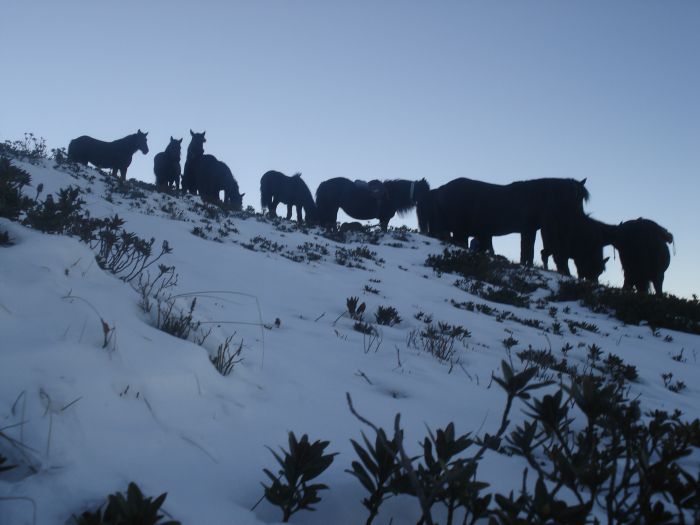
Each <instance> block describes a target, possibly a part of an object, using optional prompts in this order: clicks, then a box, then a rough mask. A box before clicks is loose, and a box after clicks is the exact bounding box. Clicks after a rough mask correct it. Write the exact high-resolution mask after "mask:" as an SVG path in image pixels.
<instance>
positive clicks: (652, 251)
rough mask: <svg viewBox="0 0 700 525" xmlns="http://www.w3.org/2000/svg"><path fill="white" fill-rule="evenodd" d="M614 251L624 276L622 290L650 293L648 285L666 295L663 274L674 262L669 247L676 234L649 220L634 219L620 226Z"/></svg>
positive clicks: (658, 292)
mask: <svg viewBox="0 0 700 525" xmlns="http://www.w3.org/2000/svg"><path fill="white" fill-rule="evenodd" d="M616 229H617V232H616V239H615V242H614V246H615V248H617V250H618V251H619V252H620V263H621V264H622V271H623V273H624V275H625V282H624V285H623V288H625V289H628V290H630V289H632V288H633V287H634V288H636V289H637V291H638V292H639V293H647V292H648V291H649V283H652V284H653V285H654V290H655V291H656V293H657V294H662V293H663V283H664V273H665V272H666V270H667V269H668V266H669V264H670V263H671V254H670V253H669V251H668V246H666V245H667V244H670V243H672V242H673V235H672V234H671V233H670V232H669V231H668V230H667V229H666V228H663V227H662V226H659V225H658V224H657V223H655V222H654V221H652V220H649V219H643V218H641V217H640V218H639V219H635V220H632V221H626V222H622V223H620V225H619V226H617V228H616Z"/></svg>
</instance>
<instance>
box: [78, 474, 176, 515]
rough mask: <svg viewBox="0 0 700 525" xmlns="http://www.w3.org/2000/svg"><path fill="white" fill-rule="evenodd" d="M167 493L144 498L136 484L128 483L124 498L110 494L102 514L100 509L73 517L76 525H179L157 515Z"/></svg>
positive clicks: (118, 494) (120, 495) (118, 493)
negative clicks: (154, 497)
mask: <svg viewBox="0 0 700 525" xmlns="http://www.w3.org/2000/svg"><path fill="white" fill-rule="evenodd" d="M166 497H167V493H163V494H161V495H160V496H158V497H157V498H156V499H155V500H154V499H153V498H147V497H144V495H143V493H142V492H141V489H140V488H139V487H138V485H136V483H134V482H131V483H129V487H128V488H127V494H126V497H125V496H124V494H122V493H121V492H117V493H115V494H110V495H109V498H108V503H107V507H106V508H105V511H104V514H103V513H102V509H101V508H98V509H97V510H95V511H86V512H84V513H83V514H81V515H80V517H77V516H75V515H74V516H73V520H74V521H75V523H76V524H77V525H180V522H179V521H174V520H168V521H161V520H162V519H163V518H164V516H163V515H161V514H159V510H160V507H161V506H162V505H163V502H164V501H165V498H166Z"/></svg>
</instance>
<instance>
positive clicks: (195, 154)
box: [187, 144, 204, 161]
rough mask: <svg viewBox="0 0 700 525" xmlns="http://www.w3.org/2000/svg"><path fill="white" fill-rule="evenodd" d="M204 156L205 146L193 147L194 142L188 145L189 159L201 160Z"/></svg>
mask: <svg viewBox="0 0 700 525" xmlns="http://www.w3.org/2000/svg"><path fill="white" fill-rule="evenodd" d="M203 156H204V147H203V146H199V147H194V148H193V147H192V144H190V145H189V146H188V147H187V160H190V161H193V160H199V159H201V158H202V157H203Z"/></svg>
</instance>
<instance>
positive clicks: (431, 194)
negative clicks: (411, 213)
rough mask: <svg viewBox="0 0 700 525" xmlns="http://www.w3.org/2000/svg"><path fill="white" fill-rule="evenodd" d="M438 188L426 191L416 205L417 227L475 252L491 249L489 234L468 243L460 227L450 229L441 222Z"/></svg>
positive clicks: (464, 232) (465, 233) (491, 250)
mask: <svg viewBox="0 0 700 525" xmlns="http://www.w3.org/2000/svg"><path fill="white" fill-rule="evenodd" d="M439 193H440V188H438V189H434V190H430V191H428V192H427V193H426V194H425V195H424V196H423V198H422V199H421V200H420V201H419V202H418V205H417V206H416V216H417V218H418V229H419V231H420V232H421V233H423V234H425V235H430V236H431V237H436V238H438V239H440V240H442V241H445V242H452V243H454V244H458V245H462V246H465V247H468V248H469V249H470V250H472V251H476V252H482V253H484V252H491V253H494V251H493V239H492V238H491V236H488V235H487V236H482V237H473V238H472V241H471V243H469V242H468V241H469V234H468V233H467V232H466V231H465V230H464V229H463V228H461V227H455V228H456V229H450V227H449V226H447V225H445V224H443V223H442V222H441V220H442V216H441V214H440V213H439V209H438V206H439V202H440V201H439V197H438V195H439Z"/></svg>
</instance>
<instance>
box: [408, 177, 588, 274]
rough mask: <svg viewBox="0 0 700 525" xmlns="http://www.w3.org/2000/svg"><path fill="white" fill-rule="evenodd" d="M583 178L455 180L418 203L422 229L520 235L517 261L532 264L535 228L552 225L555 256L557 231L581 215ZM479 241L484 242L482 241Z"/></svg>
mask: <svg viewBox="0 0 700 525" xmlns="http://www.w3.org/2000/svg"><path fill="white" fill-rule="evenodd" d="M585 183H586V179H583V180H582V181H577V180H574V179H534V180H527V181H518V182H513V183H511V184H506V185H501V184H490V183H488V182H481V181H477V180H472V179H466V178H459V179H454V180H452V181H450V182H448V183H447V184H443V185H442V186H440V187H439V188H437V189H436V190H435V191H434V192H430V193H429V194H427V195H426V196H425V198H424V199H422V200H420V201H419V203H418V217H419V226H420V228H421V231H422V232H423V233H430V234H432V235H436V236H444V235H446V234H449V232H452V233H453V234H454V235H455V237H457V238H460V239H465V238H466V237H468V236H474V237H478V238H479V239H482V240H484V241H485V240H486V239H487V238H489V237H493V236H499V235H508V234H510V233H519V234H520V263H521V264H526V265H532V262H533V259H534V251H535V237H536V235H537V230H538V229H540V228H542V227H543V226H545V225H553V224H558V225H559V226H558V227H556V228H554V227H552V228H551V232H552V233H551V235H550V246H551V249H552V251H553V254H554V255H555V257H556V256H558V254H559V245H560V243H561V242H562V240H561V237H562V235H561V232H562V231H566V230H567V229H568V225H569V224H570V223H571V222H572V221H573V220H575V218H577V217H580V216H582V215H583V214H584V212H583V202H584V201H587V200H588V198H589V194H588V190H587V189H586V187H585ZM484 244H488V243H486V242H484Z"/></svg>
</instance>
